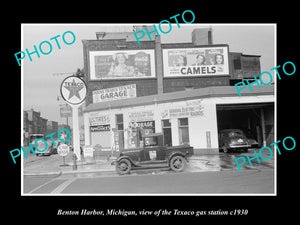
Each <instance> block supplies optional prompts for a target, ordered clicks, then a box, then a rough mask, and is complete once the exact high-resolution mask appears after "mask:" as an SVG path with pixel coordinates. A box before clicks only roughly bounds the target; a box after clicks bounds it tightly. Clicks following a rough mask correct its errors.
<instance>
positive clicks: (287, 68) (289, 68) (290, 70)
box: [234, 61, 296, 96]
mask: <svg viewBox="0 0 300 225" xmlns="http://www.w3.org/2000/svg"><path fill="white" fill-rule="evenodd" d="M279 67H281V66H280V65H279V66H276V67H274V68H271V69H270V70H275V72H276V74H277V77H278V79H279V80H281V76H280V73H279V71H278V68H279ZM282 70H283V72H284V74H285V75H287V76H291V75H293V74H294V73H295V72H296V66H295V64H294V63H293V62H290V61H287V62H285V63H284V64H283V65H282ZM263 77H265V78H264V79H266V80H268V82H266V80H265V81H264V79H262V78H263ZM245 80H246V82H247V84H245V82H244V81H242V82H239V83H236V84H235V85H234V86H235V88H236V90H237V93H238V94H239V96H241V92H240V91H241V90H244V89H245V88H246V86H247V85H248V87H249V89H250V91H251V92H252V88H251V86H252V85H254V84H257V87H258V88H260V87H261V86H260V85H261V84H262V85H265V86H266V85H270V84H271V83H272V82H273V77H272V74H271V73H270V72H268V71H264V72H262V73H261V74H260V75H259V80H260V82H261V84H260V83H259V82H258V79H257V77H255V76H254V80H255V81H254V82H252V83H249V81H248V79H245ZM241 85H242V86H241Z"/></svg>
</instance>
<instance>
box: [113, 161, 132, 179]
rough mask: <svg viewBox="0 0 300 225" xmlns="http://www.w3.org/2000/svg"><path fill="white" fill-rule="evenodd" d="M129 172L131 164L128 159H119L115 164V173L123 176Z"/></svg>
mask: <svg viewBox="0 0 300 225" xmlns="http://www.w3.org/2000/svg"><path fill="white" fill-rule="evenodd" d="M130 170H131V162H130V161H129V160H128V159H121V160H120V161H118V162H117V163H116V171H117V173H118V174H120V175H123V174H127V173H129V172H130Z"/></svg>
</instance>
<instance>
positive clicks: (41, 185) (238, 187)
mask: <svg viewBox="0 0 300 225" xmlns="http://www.w3.org/2000/svg"><path fill="white" fill-rule="evenodd" d="M24 184H25V187H26V188H25V189H24V193H31V194H46V193H51V194H240V193H241V194H243V193H244V194H245V193H247V194H272V193H273V192H274V172H273V170H271V169H267V170H257V169H252V170H245V171H242V172H238V171H232V170H231V171H229V170H228V171H221V172H218V171H212V172H195V173H187V172H183V173H173V172H169V171H168V172H156V174H152V173H147V174H132V175H125V176H118V175H117V176H110V177H105V176H101V175H97V174H90V173H85V174H80V175H79V174H72V175H71V174H69V175H62V176H57V177H53V176H52V177H37V176H33V177H28V176H27V177H25V179H24Z"/></svg>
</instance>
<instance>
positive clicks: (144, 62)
mask: <svg viewBox="0 0 300 225" xmlns="http://www.w3.org/2000/svg"><path fill="white" fill-rule="evenodd" d="M89 54H90V55H89V57H90V79H91V80H105V79H132V78H151V77H152V78H154V77H155V62H154V50H117V51H116V50H115V51H91V52H90V53H89Z"/></svg>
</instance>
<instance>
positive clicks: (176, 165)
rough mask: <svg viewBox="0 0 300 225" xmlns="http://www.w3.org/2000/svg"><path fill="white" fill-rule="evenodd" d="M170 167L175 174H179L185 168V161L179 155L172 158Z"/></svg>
mask: <svg viewBox="0 0 300 225" xmlns="http://www.w3.org/2000/svg"><path fill="white" fill-rule="evenodd" d="M170 167H171V169H172V170H173V171H175V172H181V171H183V170H184V169H185V167H186V160H185V158H184V157H182V156H180V155H176V156H173V157H172V158H171V160H170Z"/></svg>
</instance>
